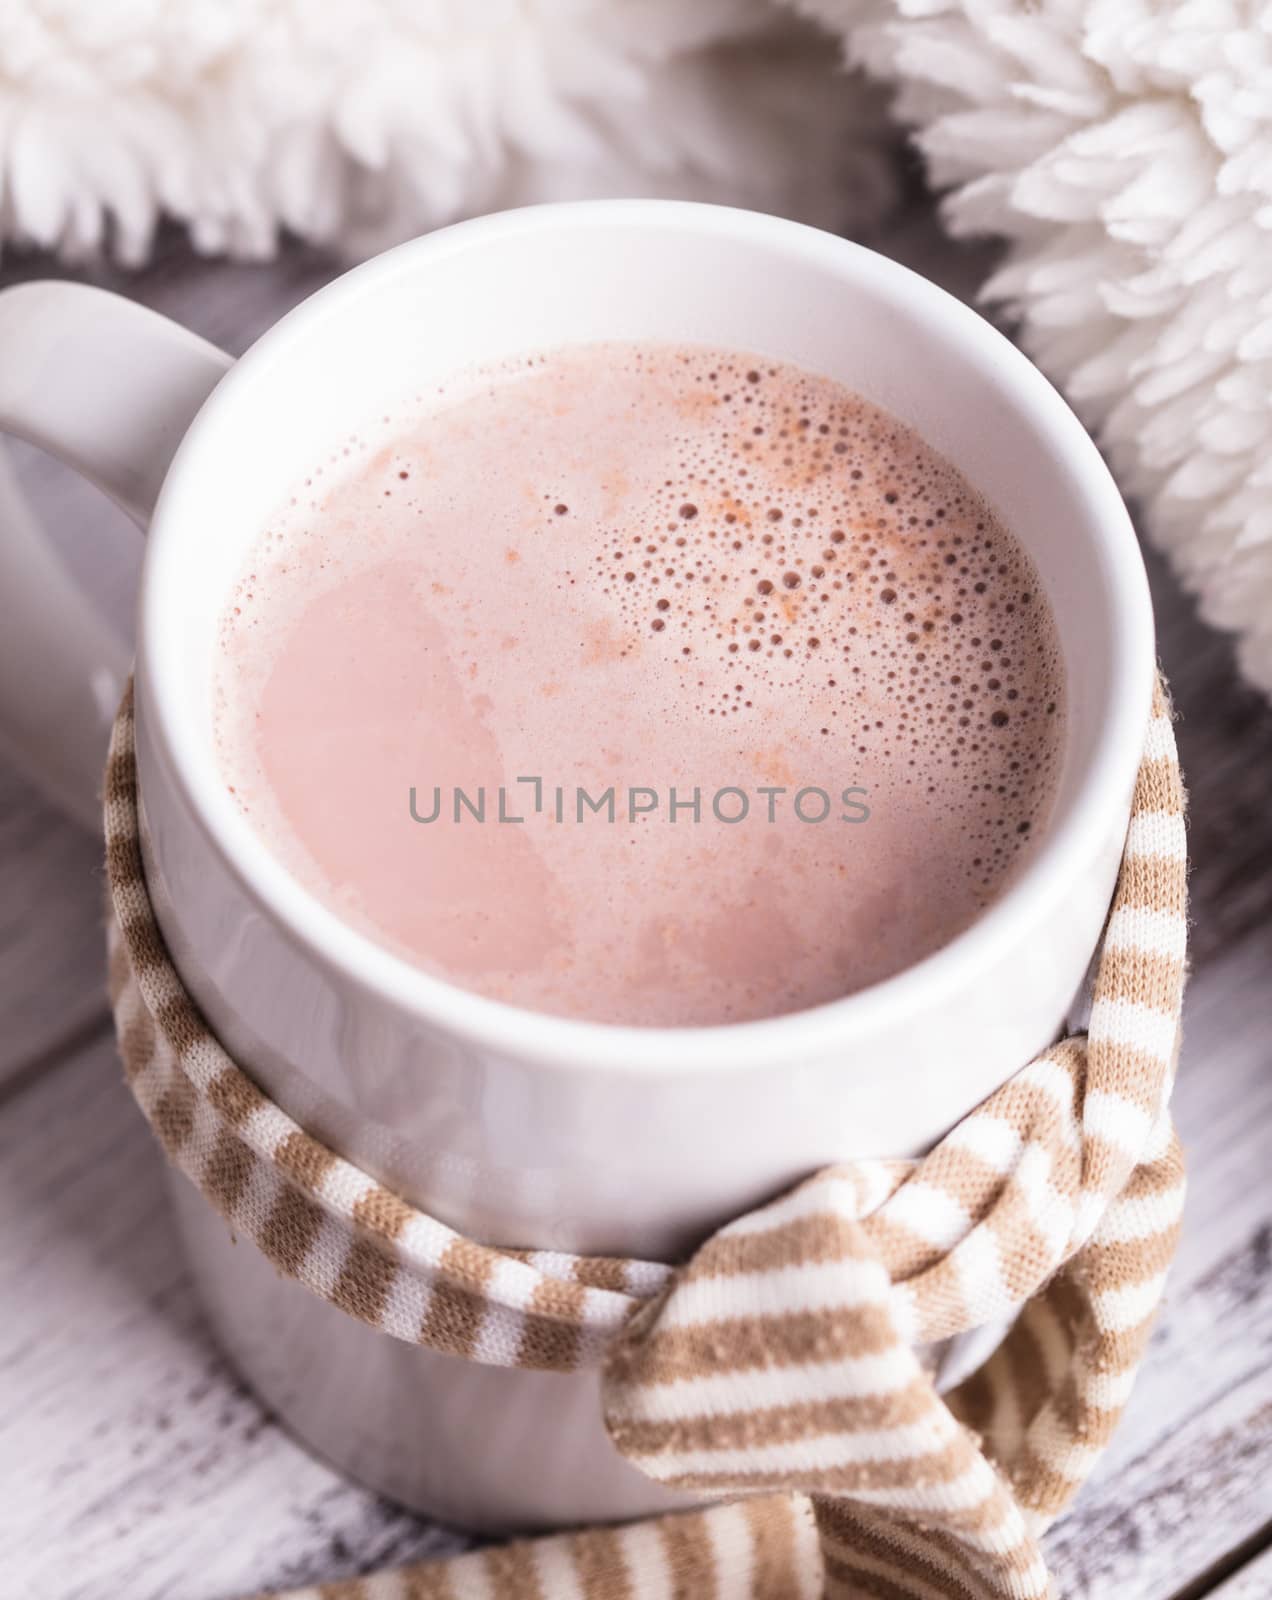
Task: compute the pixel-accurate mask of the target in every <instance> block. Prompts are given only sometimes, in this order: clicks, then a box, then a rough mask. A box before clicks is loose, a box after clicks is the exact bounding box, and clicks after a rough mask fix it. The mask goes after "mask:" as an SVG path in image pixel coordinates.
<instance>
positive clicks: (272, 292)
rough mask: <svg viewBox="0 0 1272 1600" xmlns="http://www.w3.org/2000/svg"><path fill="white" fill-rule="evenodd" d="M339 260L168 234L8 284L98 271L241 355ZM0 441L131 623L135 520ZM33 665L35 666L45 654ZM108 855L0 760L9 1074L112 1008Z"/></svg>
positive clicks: (13, 261) (91, 584)
mask: <svg viewBox="0 0 1272 1600" xmlns="http://www.w3.org/2000/svg"><path fill="white" fill-rule="evenodd" d="M337 270H338V266H337V263H335V262H333V261H331V260H328V259H326V258H324V257H321V256H317V255H314V254H312V253H304V252H294V253H292V254H290V255H288V256H286V257H285V258H284V259H283V260H282V261H281V262H279V263H275V264H272V265H271V266H270V267H269V268H268V269H265V270H263V269H261V268H259V267H251V266H242V265H233V264H229V263H224V262H217V263H207V262H199V261H197V260H194V259H192V258H191V256H190V255H189V253H188V251H187V250H185V249H184V247H183V246H182V244H181V241H180V240H179V239H177V238H175V237H172V238H168V239H165V240H164V241H163V242H162V244H161V247H160V250H159V252H158V253H157V255H156V257H155V260H154V261H153V262H152V263H151V264H150V265H149V266H148V267H147V268H146V269H145V271H143V272H140V273H134V274H126V273H123V272H118V271H114V270H111V269H108V268H99V269H96V270H85V271H77V272H70V271H68V270H66V269H65V268H63V267H61V266H60V265H58V264H57V263H54V262H51V261H49V260H47V259H45V258H43V257H39V258H31V259H27V260H22V259H20V258H10V260H9V261H8V262H6V264H5V266H4V269H3V271H0V287H7V286H8V285H9V284H12V283H18V282H21V281H23V280H25V279H30V278H36V277H68V278H76V279H78V280H80V281H83V282H89V283H95V284H98V285H100V286H101V287H104V288H108V289H114V290H117V291H119V292H120V293H123V294H127V295H128V296H130V298H133V299H136V300H139V301H140V302H142V304H144V305H148V306H151V307H153V308H154V309H155V310H157V311H161V312H163V313H164V314H165V315H168V316H172V317H176V318H177V319H178V320H179V321H182V322H184V323H186V324H187V325H188V326H189V327H192V328H193V329H194V330H195V331H196V332H197V333H201V334H202V335H203V336H204V337H205V338H208V339H211V340H212V341H213V342H214V343H216V344H220V345H222V346H223V347H224V348H225V349H227V350H231V351H234V352H235V353H237V352H240V351H242V350H243V349H245V348H246V347H247V345H249V344H250V343H251V342H252V340H253V339H255V338H256V337H257V335H258V334H260V333H261V332H263V331H264V329H265V328H267V327H268V326H269V325H270V324H271V323H272V322H274V321H276V320H277V319H278V317H279V316H281V315H282V314H283V312H284V311H287V310H288V309H290V307H291V306H292V305H294V304H296V302H297V301H299V300H302V299H303V298H304V297H305V296H306V295H308V294H310V293H312V291H313V290H314V289H316V288H317V287H319V285H320V284H322V283H324V282H325V281H326V280H327V279H328V278H329V277H331V276H332V274H333V273H334V272H336V271H337ZM3 448H6V449H8V450H10V451H11V452H12V455H13V458H14V461H15V464H16V466H17V468H18V476H19V479H20V481H21V483H22V485H23V488H24V490H25V491H26V493H27V494H28V495H29V497H30V498H31V500H32V502H33V503H34V505H35V506H36V508H37V510H38V512H39V514H40V516H41V518H42V520H43V522H44V524H45V526H46V527H47V528H48V530H49V533H50V535H51V537H52V539H53V542H54V544H55V545H56V546H57V549H58V551H59V553H60V554H61V556H62V557H63V559H64V560H65V562H66V564H67V565H68V567H69V568H70V570H71V571H72V573H73V574H74V575H75V577H76V579H77V580H78V581H79V582H81V583H82V584H83V585H84V587H85V588H87V590H88V591H89V592H90V593H91V594H92V595H94V596H95V597H97V598H98V600H99V601H100V602H101V604H102V606H103V608H104V609H105V611H106V612H107V614H108V615H109V617H110V618H111V620H112V621H113V622H114V623H115V625H116V626H117V627H118V628H119V630H120V632H121V633H123V634H125V635H130V634H131V627H132V613H133V607H134V604H135V600H136V590H137V577H138V572H139V569H140V562H141V548H142V546H141V539H140V537H139V535H138V534H137V531H136V529H135V528H134V527H133V526H132V524H131V523H130V522H128V520H127V519H126V518H125V517H124V516H123V514H122V513H121V512H119V511H118V510H116V508H115V507H114V506H113V505H111V504H110V502H109V501H107V500H106V499H105V498H104V497H103V496H102V495H100V494H99V493H98V492H97V491H96V490H95V489H93V488H91V487H90V486H89V485H88V484H86V483H84V481H83V480H82V479H80V478H78V477H76V476H75V474H74V473H72V472H70V471H68V470H66V469H65V468H63V467H61V466H60V465H58V463H56V462H54V461H52V460H50V459H49V458H48V457H45V456H42V455H41V454H40V453H39V452H37V451H35V450H33V449H31V448H29V447H27V446H23V445H20V444H16V443H11V442H7V443H5V444H4V446H3ZM3 536H4V530H3V529H2V528H0V538H3ZM31 670H32V673H33V674H34V673H37V672H38V671H39V664H38V663H36V662H33V663H32V664H31ZM102 754H103V759H104V758H105V751H103V752H102ZM99 857H100V851H99V849H98V848H97V846H96V844H95V843H94V841H92V840H90V839H88V838H86V837H85V836H84V835H83V834H82V833H81V832H80V831H79V830H78V829H76V828H75V827H74V826H72V825H71V824H70V823H68V822H65V821H64V820H63V819H62V818H61V817H59V816H58V815H57V814H56V813H55V812H54V810H53V808H52V807H51V806H49V805H48V804H47V802H45V801H44V799H43V798H42V797H41V796H40V794H39V793H38V791H37V790H36V789H35V788H34V787H33V786H32V785H31V784H30V783H29V782H28V781H27V780H26V779H25V778H24V777H23V776H22V775H20V774H19V773H17V772H15V771H13V770H12V768H10V767H9V766H8V765H7V764H5V763H4V762H3V761H0V871H2V872H3V891H2V892H0V1085H3V1084H4V1083H5V1082H6V1081H7V1080H12V1079H15V1078H20V1077H21V1076H22V1075H23V1074H24V1073H25V1072H27V1071H29V1070H32V1069H34V1068H38V1067H39V1065H40V1064H41V1063H43V1062H45V1061H47V1060H50V1059H53V1058H55V1057H56V1054H57V1051H58V1050H59V1049H60V1048H62V1047H64V1046H65V1045H66V1043H67V1042H68V1041H70V1040H73V1039H75V1038H77V1037H78V1036H79V1035H80V1034H82V1032H83V1031H84V1029H85V1028H86V1027H88V1026H91V1025H92V1023H93V1021H95V1020H100V1019H103V1018H104V1017H105V1014H106V1011H105V994H104V967H103V964H102V938H101V904H102V892H103V890H102V881H101V875H100V871H99V865H100V862H99ZM37 907H38V912H36V913H35V914H33V908H37Z"/></svg>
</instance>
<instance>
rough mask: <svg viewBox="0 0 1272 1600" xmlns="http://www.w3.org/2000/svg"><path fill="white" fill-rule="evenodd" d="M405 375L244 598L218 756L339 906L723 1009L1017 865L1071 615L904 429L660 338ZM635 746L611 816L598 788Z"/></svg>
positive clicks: (225, 646) (1059, 696)
mask: <svg viewBox="0 0 1272 1600" xmlns="http://www.w3.org/2000/svg"><path fill="white" fill-rule="evenodd" d="M951 403H957V396H953V397H951ZM413 409H414V413H415V414H414V415H412V416H410V417H403V418H402V419H401V420H400V422H397V423H395V422H394V420H393V419H387V418H386V419H385V421H384V423H383V424H382V425H381V431H380V434H379V437H378V438H377V439H372V438H369V437H365V438H364V437H358V438H355V439H351V440H350V441H349V442H348V444H347V445H346V446H345V447H344V448H343V449H342V451H340V452H337V453H336V454H335V455H334V457H333V458H332V459H330V460H328V461H327V462H326V463H324V464H323V465H322V466H321V467H316V468H315V471H314V474H313V475H312V477H311V478H310V479H309V480H307V481H306V483H305V484H304V485H302V486H300V487H299V488H298V491H297V493H296V495H295V497H294V499H293V500H292V502H291V503H290V504H289V505H288V506H286V507H284V508H282V509H281V510H280V512H279V514H278V515H277V516H276V518H275V519H274V520H273V521H272V522H271V525H270V526H269V527H268V528H267V529H265V530H263V531H262V534H261V536H260V538H259V540H258V542H257V545H256V548H255V551H254V553H253V557H252V560H251V563H250V565H249V568H248V570H247V571H246V572H245V574H244V577H243V579H242V581H241V583H240V584H239V586H238V589H237V591H236V593H235V596H234V599H233V602H232V604H231V605H230V607H229V608H228V609H227V612H226V615H225V618H224V622H223V629H222V648H221V652H220V659H219V663H218V675H217V719H216V720H217V728H216V731H217V738H218V742H219V747H220V754H221V760H222V766H223V770H224V772H225V774H226V781H227V784H228V785H229V786H230V787H231V788H232V790H233V792H234V793H235V795H236V797H237V799H238V801H239V803H240V804H241V806H242V807H243V809H244V810H245V811H246V813H247V814H248V815H249V816H250V818H251V819H252V821H253V823H254V825H255V826H256V827H257V829H258V830H259V831H260V833H261V835H262V836H263V838H264V839H265V840H266V842H267V843H268V844H269V845H270V846H271V847H272V848H273V849H274V851H275V852H276V853H277V854H278V855H279V856H280V857H281V858H282V859H283V860H284V861H285V862H286V863H287V864H288V865H289V866H290V867H291V869H292V870H293V871H294V872H295V873H296V874H297V875H298V876H299V877H300V878H301V879H302V881H304V882H305V883H306V884H307V885H308V886H309V887H310V888H311V889H313V890H314V891H315V892H316V893H317V894H318V895H319V896H320V897H322V898H323V899H325V900H326V901H327V902H328V903H329V904H330V905H332V906H333V907H334V908H335V909H336V910H338V911H339V912H340V914H341V915H342V916H343V917H344V918H346V919H347V920H348V921H350V922H352V923H353V924H354V925H355V926H357V927H359V928H361V929H363V930H364V931H365V932H367V933H369V934H370V935H371V936H372V937H374V938H376V939H378V940H379V941H380V942H382V943H384V944H386V945H388V946H389V947H390V948H391V949H394V950H396V951H397V952H398V953H400V954H402V955H404V956H406V957H407V958H408V959H410V960H412V961H414V962H416V963H417V964H418V965H420V966H421V967H424V968H426V969H427V970H429V971H431V972H434V973H438V974H440V975H443V976H445V977H447V978H450V979H452V980H453V981H455V982H456V983H459V984H462V985H465V986H467V987H470V988H473V989H476V990H478V991H480V992H482V993H484V994H488V995H492V996H495V997H497V998H500V999H504V1000H508V1001H512V1002H514V1003H517V1004H520V1005H524V1006H529V1007H533V1008H536V1009H541V1010H547V1011H555V1012H564V1013H567V1014H569V1015H573V1016H579V1017H588V1018H594V1019H598V1020H603V1021H611V1022H630V1023H646V1024H663V1025H670V1024H699V1023H712V1022H725V1021H737V1020H743V1019H747V1018H753V1017H758V1016H766V1015H774V1014H778V1013H781V1012H785V1011H790V1010H794V1009H798V1008H801V1007H805V1006H809V1005H814V1004H817V1003H820V1002H822V1001H826V1000H830V999H833V998H835V997H837V996H840V995H843V994H847V993H850V992H852V991H853V990H856V989H859V988H861V987H863V986H865V985H867V984H869V983H872V982H875V981H877V980H878V979H881V978H884V977H886V976H888V975H890V974H892V973H894V972H897V971H899V970H900V969H901V968H903V967H905V966H907V965H909V964H911V963H912V962H914V961H915V960H917V959H919V958H920V957H922V956H924V955H927V954H929V953H931V952H932V951H934V950H936V949H937V948H939V947H940V946H941V945H942V944H944V943H946V942H947V941H948V940H949V939H950V938H952V937H953V936H954V935H955V934H956V933H958V932H959V931H961V930H962V929H963V928H965V927H967V926H968V925H969V924H970V923H971V922H972V921H973V920H974V919H975V918H976V916H977V915H978V914H979V913H980V911H981V910H982V909H983V908H984V907H985V906H986V905H987V904H989V903H990V902H991V901H992V900H993V899H994V898H995V897H996V896H997V895H998V894H1000V893H1001V891H1002V889H1003V887H1004V885H1005V884H1006V883H1007V882H1008V881H1009V880H1010V879H1011V877H1012V876H1013V875H1014V874H1015V873H1016V872H1017V871H1018V870H1019V868H1020V865H1021V863H1022V862H1023V861H1025V860H1026V859H1027V858H1028V856H1029V855H1030V853H1031V852H1032V850H1033V849H1034V848H1035V846H1036V842H1037V840H1038V837H1039V835H1040V833H1041V832H1042V831H1043V829H1044V827H1045V823H1046V820H1047V815H1048V810H1049V806H1050V803H1051V798H1052V795H1053V791H1054V787H1055V783H1056V779H1057V776H1058V772H1059V768H1060V763H1061V758H1062V751H1063V742H1064V739H1063V726H1064V697H1063V672H1062V666H1061V661H1060V654H1059V648H1058V641H1057V637H1056V630H1055V625H1054V621H1053V619H1052V617H1051V614H1050V611H1049V608H1048V606H1047V603H1046V600H1045V597H1044V596H1043V594H1042V592H1041V590H1040V588H1039V585H1038V580H1037V577H1036V574H1035V573H1034V572H1033V570H1032V568H1031V566H1030V563H1029V561H1028V559H1027V557H1026V556H1025V554H1024V553H1023V551H1022V550H1021V549H1020V547H1019V545H1018V544H1017V542H1016V541H1015V539H1014V538H1013V537H1012V535H1011V534H1010V533H1009V532H1008V530H1007V529H1006V528H1005V527H1004V526H1003V525H1002V523H1001V522H1000V521H999V520H998V519H997V517H996V516H995V515H994V513H993V511H992V510H991V509H990V507H989V506H988V505H986V503H985V502H984V501H983V500H982V499H981V498H980V497H979V496H978V495H977V493H976V492H975V491H974V490H973V489H972V488H971V486H970V485H969V484H968V483H967V482H966V481H965V480H964V479H963V478H962V477H961V476H960V474H959V473H958V472H957V471H956V470H955V468H954V467H953V466H952V465H951V464H950V463H948V462H947V461H945V460H944V459H943V458H942V457H940V456H939V455H937V454H936V453H935V452H934V451H932V450H930V449H929V448H928V447H927V446H926V445H925V444H924V443H923V441H922V440H921V439H919V437H918V436H917V435H916V434H915V433H914V432H913V431H912V430H910V429H909V428H907V427H905V426H903V425H902V424H900V423H899V422H897V421H896V420H895V419H894V418H893V417H891V416H889V415H887V414H886V413H884V412H883V411H880V410H879V409H877V408H875V407H873V406H871V405H869V404H868V403H866V402H865V401H864V400H862V399H860V398H859V397H857V396H855V395H853V394H851V393H849V392H848V391H847V390H845V389H843V388H841V387H840V386H838V385H837V384H834V383H832V382H830V381H829V380H827V379H823V378H819V377H816V376H813V375H811V374H808V373H805V372H802V371H799V370H797V369H795V368H793V367H788V366H783V365H779V364H775V363H774V362H772V361H762V360H760V359H759V358H753V357H747V356H739V355H737V354H733V353H727V352H722V351H715V350H708V349H700V348H697V347H692V346H665V347H664V346H659V345H653V344H641V345H593V346H585V347H580V348H574V349H568V350H562V351H557V352H552V353H549V354H546V355H542V356H536V357H534V358H531V359H528V360H526V361H524V362H519V363H517V364H516V365H515V366H509V367H506V368H501V369H498V370H493V371H487V372H484V373H480V374H470V375H469V376H468V377H467V378H466V379H464V380H461V381H460V382H458V383H457V384H455V385H451V386H448V388H447V389H439V390H438V391H437V392H436V393H435V394H433V395H431V396H427V397H420V399H419V401H418V402H417V406H416V407H415V408H413ZM386 438H387V439H388V440H389V442H387V443H384V442H382V441H383V440H384V439H386ZM532 777H537V778H538V779H539V784H538V799H539V801H540V805H541V809H539V810H536V809H535V799H536V791H535V786H534V785H533V784H530V783H519V782H518V779H525V778H532ZM611 786H612V787H613V789H614V820H613V821H612V822H611V821H609V820H608V819H607V815H606V813H605V810H604V809H601V810H600V811H597V812H595V813H594V812H593V811H592V810H591V808H590V806H589V807H583V808H580V807H579V806H578V805H577V804H576V799H577V789H578V788H579V787H582V788H583V789H584V790H585V791H586V793H587V794H588V796H589V797H590V799H593V800H594V799H596V798H597V797H599V796H603V795H604V793H605V792H606V790H607V789H608V788H610V787H611ZM673 786H674V788H675V790H676V797H677V798H678V799H679V801H680V803H681V804H680V808H679V810H678V812H677V814H676V816H675V819H674V820H673V819H672V816H671V815H670V800H671V795H670V791H671V789H672V788H673ZM501 787H502V789H503V791H504V794H503V800H502V806H503V814H504V816H506V817H509V818H511V817H514V816H521V817H523V818H524V820H523V821H520V822H513V821H511V820H509V821H504V822H500V821H498V820H497V817H498V808H499V805H500V803H501V802H500V799H499V791H500V789H501ZM456 788H460V789H462V790H463V791H464V793H465V795H466V796H467V797H468V800H469V804H468V805H467V806H465V805H463V804H461V803H459V802H456V801H454V798H453V794H454V790H455V789H456ZM558 789H559V790H560V791H561V795H562V799H561V800H560V801H558V800H557V798H556V792H557V790H558ZM695 789H696V790H698V791H699V807H698V812H699V818H700V820H697V821H695V820H694V819H693V815H692V809H691V806H690V804H689V802H690V801H691V799H692V795H693V792H694V790H695ZM633 790H638V791H647V792H652V793H654V794H656V795H657V796H658V803H657V805H656V806H655V807H653V808H652V809H650V810H646V811H644V812H643V813H640V812H637V813H633V811H632V809H631V807H630V805H629V796H630V793H631V791H633ZM725 790H728V791H731V793H730V794H729V795H727V796H725V797H724V798H723V799H722V800H720V801H719V809H717V807H716V801H717V798H718V797H719V796H720V794H721V791H725ZM845 790H848V791H860V790H864V791H865V793H864V795H862V794H860V793H854V794H852V795H850V797H848V798H845V797H844V791H845ZM412 791H414V794H413V798H412ZM479 791H482V792H484V808H485V821H484V822H478V821H477V820H476V817H475V815H474V814H473V813H474V811H475V810H476V809H477V806H476V798H477V795H478V792H479ZM737 791H741V792H742V794H744V795H745V796H746V797H747V806H748V813H747V815H746V817H745V819H744V820H742V821H740V822H731V821H727V820H722V817H732V816H734V815H736V814H737V813H739V812H740V810H741V808H742V802H741V800H740V799H739V798H738V795H737ZM777 791H782V792H780V793H779V792H777ZM818 791H824V792H825V794H826V796H827V797H828V798H829V799H830V800H831V802H832V804H831V808H830V810H829V812H828V814H827V815H826V818H825V820H824V821H818V820H815V818H816V816H817V814H819V813H820V812H821V811H822V809H823V807H822V801H821V800H820V799H819V798H816V794H817V792H818ZM801 792H802V795H803V798H802V802H801V806H800V813H799V814H797V812H796V809H795V803H794V802H795V799H796V796H797V795H799V794H801ZM644 799H645V801H646V803H647V793H646V794H645V795H644ZM435 800H436V820H434V821H428V820H417V819H427V818H428V817H429V814H430V813H431V812H433V811H434V806H435ZM638 804H639V802H638ZM865 809H868V811H869V817H868V820H865V821H862V820H861V812H862V811H863V810H865ZM412 811H413V812H414V815H412ZM558 815H559V818H560V820H558ZM580 818H581V820H580ZM804 819H808V820H804ZM845 819H848V820H845Z"/></svg>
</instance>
